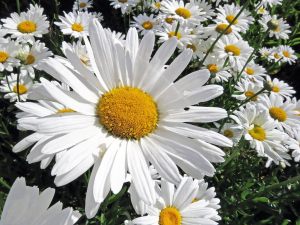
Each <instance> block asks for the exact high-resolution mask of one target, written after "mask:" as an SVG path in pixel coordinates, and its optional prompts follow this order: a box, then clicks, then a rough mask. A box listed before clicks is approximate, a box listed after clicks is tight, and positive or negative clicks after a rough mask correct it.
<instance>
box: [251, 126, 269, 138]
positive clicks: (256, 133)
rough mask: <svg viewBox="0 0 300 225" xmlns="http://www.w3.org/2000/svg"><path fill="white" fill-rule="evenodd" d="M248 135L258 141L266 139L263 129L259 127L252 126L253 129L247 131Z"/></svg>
mask: <svg viewBox="0 0 300 225" xmlns="http://www.w3.org/2000/svg"><path fill="white" fill-rule="evenodd" d="M248 133H249V134H250V135H251V137H253V138H254V139H256V140H258V141H264V140H265V139H266V132H265V130H264V128H262V127H260V126H257V125H254V128H253V129H251V130H249V131H248Z"/></svg>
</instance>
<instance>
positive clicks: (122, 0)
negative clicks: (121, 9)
mask: <svg viewBox="0 0 300 225" xmlns="http://www.w3.org/2000/svg"><path fill="white" fill-rule="evenodd" d="M118 1H119V2H121V3H126V2H128V0H118Z"/></svg>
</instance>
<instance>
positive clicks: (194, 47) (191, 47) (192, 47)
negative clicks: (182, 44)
mask: <svg viewBox="0 0 300 225" xmlns="http://www.w3.org/2000/svg"><path fill="white" fill-rule="evenodd" d="M186 47H187V48H189V49H192V50H193V52H195V51H196V50H197V48H196V46H195V45H194V44H188V45H187V46H186Z"/></svg>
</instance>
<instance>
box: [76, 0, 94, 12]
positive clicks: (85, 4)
mask: <svg viewBox="0 0 300 225" xmlns="http://www.w3.org/2000/svg"><path fill="white" fill-rule="evenodd" d="M92 4H93V2H92V1H91V0H75V1H74V4H73V11H87V10H88V9H90V8H92V7H93V6H92Z"/></svg>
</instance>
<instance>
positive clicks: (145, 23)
mask: <svg viewBox="0 0 300 225" xmlns="http://www.w3.org/2000/svg"><path fill="white" fill-rule="evenodd" d="M133 19H134V21H133V22H132V26H133V27H136V28H137V30H138V31H139V32H141V33H142V35H145V34H146V33H147V32H148V31H149V30H156V29H157V20H156V18H154V16H153V15H152V14H151V15H150V16H147V15H146V14H139V15H138V16H137V17H135V16H134V17H133Z"/></svg>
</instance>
